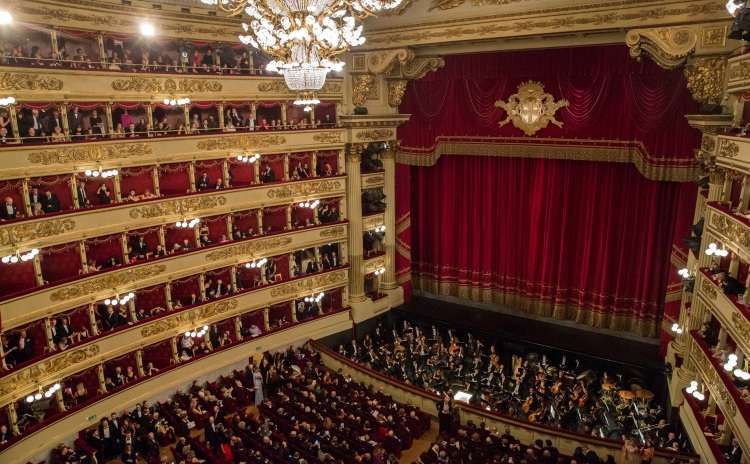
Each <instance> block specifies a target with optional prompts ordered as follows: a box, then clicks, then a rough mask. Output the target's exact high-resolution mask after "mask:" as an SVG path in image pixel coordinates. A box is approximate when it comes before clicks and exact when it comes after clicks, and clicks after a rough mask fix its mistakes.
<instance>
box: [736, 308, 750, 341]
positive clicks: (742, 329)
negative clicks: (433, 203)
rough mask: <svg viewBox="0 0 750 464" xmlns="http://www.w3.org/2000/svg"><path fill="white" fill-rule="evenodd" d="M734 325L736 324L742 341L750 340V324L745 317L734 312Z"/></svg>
mask: <svg viewBox="0 0 750 464" xmlns="http://www.w3.org/2000/svg"><path fill="white" fill-rule="evenodd" d="M732 324H734V328H735V329H737V332H739V334H740V336H741V339H742V340H750V322H748V320H747V319H746V318H745V316H744V315H742V314H740V313H738V312H733V313H732Z"/></svg>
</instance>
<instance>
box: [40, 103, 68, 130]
mask: <svg viewBox="0 0 750 464" xmlns="http://www.w3.org/2000/svg"><path fill="white" fill-rule="evenodd" d="M55 127H59V128H60V130H61V131H62V130H63V125H62V118H61V117H60V112H59V111H57V110H56V109H55V110H52V114H51V115H49V116H47V118H46V119H45V120H44V125H43V128H44V132H45V133H47V134H52V133H53V132H54V131H55Z"/></svg>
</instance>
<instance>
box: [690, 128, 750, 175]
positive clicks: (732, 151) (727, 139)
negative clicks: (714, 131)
mask: <svg viewBox="0 0 750 464" xmlns="http://www.w3.org/2000/svg"><path fill="white" fill-rule="evenodd" d="M701 153H702V154H705V155H707V156H715V157H716V158H715V159H716V165H717V166H721V167H725V168H727V169H731V170H734V171H739V172H743V173H750V139H747V138H744V137H732V136H729V135H719V136H711V135H704V136H703V140H702V141H701Z"/></svg>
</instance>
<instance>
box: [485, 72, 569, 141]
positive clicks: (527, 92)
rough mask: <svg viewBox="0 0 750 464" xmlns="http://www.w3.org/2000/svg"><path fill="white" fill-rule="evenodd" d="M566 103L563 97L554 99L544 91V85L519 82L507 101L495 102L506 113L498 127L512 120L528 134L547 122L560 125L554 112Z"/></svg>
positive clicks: (541, 127) (534, 82)
mask: <svg viewBox="0 0 750 464" xmlns="http://www.w3.org/2000/svg"><path fill="white" fill-rule="evenodd" d="M568 104H569V103H568V100H565V99H562V100H558V101H555V97H553V96H552V95H550V94H548V93H546V92H545V91H544V85H542V84H541V83H539V82H536V81H528V82H524V83H522V84H519V85H518V90H517V91H516V93H514V94H513V95H511V96H510V97H508V101H502V100H498V101H496V102H495V106H497V107H498V108H502V109H504V110H505V112H506V113H507V116H506V117H505V119H504V120H502V121H500V123H499V124H500V127H503V126H504V125H506V124H507V123H508V122H509V121H512V122H513V125H514V126H516V127H517V128H519V129H521V130H522V131H523V132H524V133H525V134H526V135H529V136H531V135H534V134H535V133H536V132H537V131H538V130H540V129H544V128H545V127H547V125H548V124H549V123H552V124H554V125H556V126H557V127H562V125H563V123H562V122H560V121H558V120H557V119H555V113H556V112H557V110H559V109H560V108H562V107H565V106H568Z"/></svg>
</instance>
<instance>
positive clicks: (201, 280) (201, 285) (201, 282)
mask: <svg viewBox="0 0 750 464" xmlns="http://www.w3.org/2000/svg"><path fill="white" fill-rule="evenodd" d="M198 290H199V291H200V294H201V301H206V274H203V273H201V274H200V275H199V276H198Z"/></svg>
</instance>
